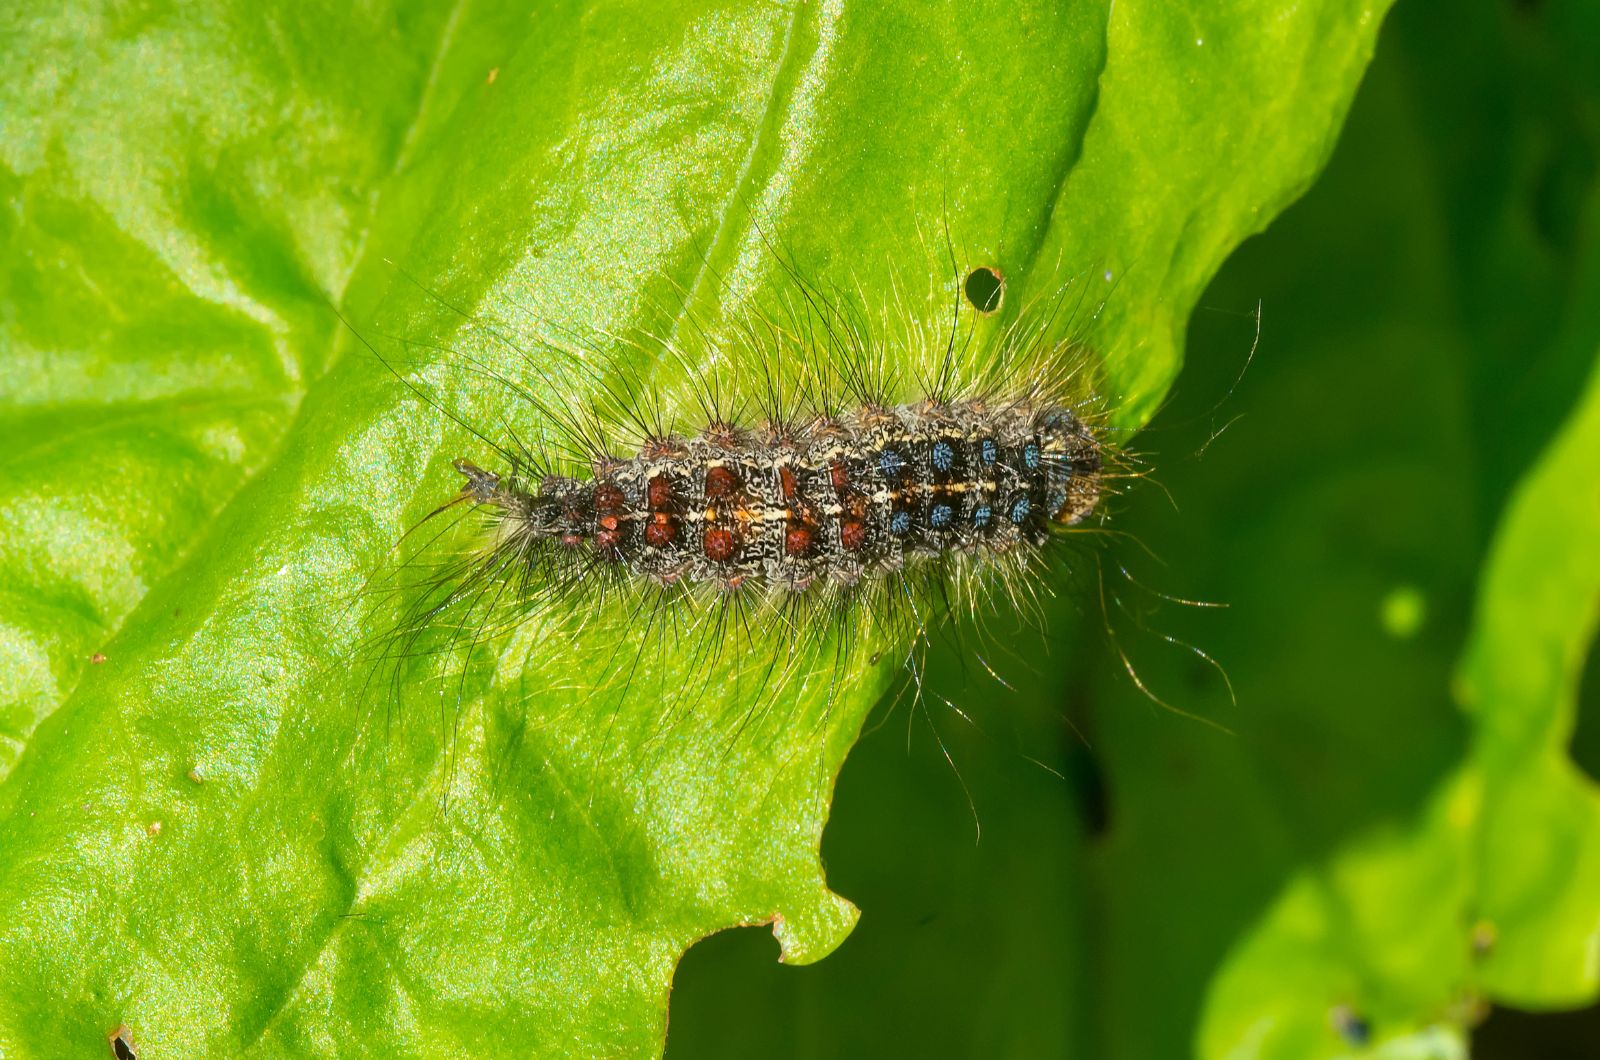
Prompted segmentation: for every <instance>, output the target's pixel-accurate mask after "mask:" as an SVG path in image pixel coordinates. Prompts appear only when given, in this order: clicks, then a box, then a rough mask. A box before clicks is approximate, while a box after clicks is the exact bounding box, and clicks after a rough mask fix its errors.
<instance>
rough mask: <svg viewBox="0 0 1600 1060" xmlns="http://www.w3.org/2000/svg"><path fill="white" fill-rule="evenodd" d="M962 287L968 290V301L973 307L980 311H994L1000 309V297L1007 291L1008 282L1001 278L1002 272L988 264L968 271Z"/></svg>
mask: <svg viewBox="0 0 1600 1060" xmlns="http://www.w3.org/2000/svg"><path fill="white" fill-rule="evenodd" d="M962 288H963V289H964V290H965V291H966V292H967V301H969V302H971V303H972V308H974V309H976V310H977V311H978V312H980V313H993V312H994V311H995V310H996V309H999V308H1000V299H1001V297H1002V296H1003V295H1004V294H1005V293H1006V284H1005V281H1004V280H1002V279H1001V278H1000V273H999V272H997V271H995V270H994V269H991V268H990V267H989V266H987V265H984V266H982V267H980V268H976V269H973V270H972V271H971V272H969V273H967V279H966V282H965V283H964V284H962Z"/></svg>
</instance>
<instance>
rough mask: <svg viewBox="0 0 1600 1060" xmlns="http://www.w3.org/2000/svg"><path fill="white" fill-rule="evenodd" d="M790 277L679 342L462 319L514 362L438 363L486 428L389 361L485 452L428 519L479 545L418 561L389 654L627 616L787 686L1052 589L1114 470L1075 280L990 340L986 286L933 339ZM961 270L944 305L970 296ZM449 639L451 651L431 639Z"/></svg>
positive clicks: (910, 324) (887, 313)
mask: <svg viewBox="0 0 1600 1060" xmlns="http://www.w3.org/2000/svg"><path fill="white" fill-rule="evenodd" d="M787 275H788V276H789V278H790V279H791V280H792V281H793V287H792V290H791V291H790V292H789V294H788V296H787V297H785V298H783V299H782V300H780V301H779V302H778V303H777V305H776V307H775V308H774V307H768V308H767V309H765V310H760V311H758V310H744V311H740V312H738V313H734V314H730V319H732V320H733V321H734V324H733V326H731V327H727V328H724V329H722V331H721V333H720V336H719V337H718V338H716V339H712V338H711V337H710V335H711V333H712V332H711V329H709V328H705V327H699V326H696V327H694V328H692V329H691V330H692V332H693V335H692V338H691V339H689V340H686V341H685V340H672V339H667V338H662V337H658V336H654V335H648V334H637V335H632V336H628V337H626V338H624V339H620V340H619V339H615V338H613V337H611V336H592V335H591V336H585V335H579V336H577V337H576V338H574V337H573V335H572V334H570V333H557V334H556V335H555V336H553V337H552V336H550V335H546V336H542V337H539V338H537V339H529V338H525V337H512V336H510V335H508V334H507V331H506V329H504V328H502V327H499V326H497V325H496V324H494V323H493V322H486V321H484V320H482V319H481V318H478V317H476V316H473V315H470V314H466V313H461V314H460V317H461V319H462V320H463V321H464V322H465V324H466V326H469V327H473V328H477V329H481V330H482V331H483V332H484V333H486V334H487V335H488V336H489V340H488V341H490V342H491V343H494V344H498V345H500V346H503V347H505V348H509V349H510V350H511V351H513V354H514V355H513V356H512V357H510V358H509V360H510V366H511V367H510V369H508V368H507V367H506V366H505V365H503V364H491V363H489V361H488V360H487V359H486V358H483V357H479V356H473V355H470V354H466V353H464V352H456V353H454V354H450V355H448V356H447V359H450V357H453V358H454V359H455V360H456V362H457V364H456V368H457V369H458V370H459V371H460V372H462V373H464V375H466V376H468V377H477V378H479V379H484V378H486V379H488V380H490V381H491V383H492V384H493V385H494V386H496V387H498V388H500V390H501V393H502V395H503V401H504V403H505V404H506V406H507V411H506V412H504V413H503V414H502V415H501V417H500V419H501V421H502V422H501V423H500V425H499V426H497V427H494V428H489V427H484V426H480V425H479V424H477V423H470V422H467V421H466V419H465V418H464V417H462V416H460V415H459V414H458V413H457V412H455V411H454V410H453V409H452V407H451V401H450V399H449V397H448V396H447V395H445V394H441V393H440V391H439V388H438V386H437V384H436V383H435V384H432V385H430V384H427V383H424V382H423V381H421V380H420V379H419V378H414V377H413V376H412V375H411V374H408V373H407V372H406V371H405V370H404V358H403V357H400V358H396V357H386V358H385V362H386V363H389V364H390V365H391V367H392V368H394V369H395V370H396V372H397V374H399V375H400V377H401V379H402V380H403V381H404V382H405V383H406V385H407V386H410V387H411V388H412V389H413V390H415V391H416V392H417V393H418V394H419V395H421V396H422V397H423V398H424V399H425V400H426V401H427V402H428V403H430V404H432V405H435V406H436V407H438V408H439V409H441V410H442V411H444V412H445V413H446V414H447V415H449V416H451V417H452V418H454V419H456V420H457V422H458V423H461V425H462V426H463V427H465V428H466V429H467V430H468V431H470V433H471V434H472V435H473V436H474V437H475V439H476V441H475V443H472V448H471V449H470V450H469V451H467V452H459V451H458V452H457V453H456V454H455V459H454V467H455V469H456V470H457V471H458V472H459V473H460V475H461V476H462V477H463V480H464V481H463V484H462V485H461V488H460V490H459V492H457V493H456V494H455V496H454V497H451V498H449V499H447V500H445V501H444V502H443V503H442V504H441V505H440V506H439V507H438V508H437V509H436V510H435V511H434V512H433V513H432V514H431V515H430V517H429V519H430V520H431V519H434V518H437V517H439V516H441V515H443V514H445V513H447V512H458V513H468V514H469V515H470V522H471V523H472V524H473V525H474V526H475V528H476V529H475V531H474V532H473V533H472V534H470V535H469V538H468V540H467V541H466V542H465V544H464V545H462V543H461V542H460V541H456V544H457V546H458V547H459V548H460V551H458V552H455V553H450V552H447V551H445V550H444V548H443V546H438V545H435V544H429V545H427V546H426V547H424V548H422V549H419V550H417V551H416V552H414V553H413V554H412V555H410V556H408V557H407V558H406V561H405V566H406V567H407V568H408V569H409V568H411V567H419V568H420V569H422V570H423V571H424V572H425V573H424V574H423V576H422V577H420V578H417V579H414V580H412V581H410V582H407V583H404V584H402V585H401V586H400V591H402V592H404V593H406V594H408V598H407V599H405V601H404V603H403V613H402V615H401V616H400V618H399V619H398V621H397V622H396V624H395V628H394V630H393V632H392V633H391V634H390V635H389V636H388V638H387V639H386V644H385V652H386V654H388V655H390V656H405V657H409V656H412V655H417V654H431V653H434V652H437V651H440V650H444V651H449V650H450V649H451V648H453V647H455V646H457V645H459V644H461V643H466V644H468V645H477V644H480V643H482V642H484V641H485V640H487V639H490V638H492V637H495V636H498V635H500V634H502V633H505V632H508V631H510V630H512V629H514V628H516V627H517V626H519V625H520V624H522V623H523V622H524V621H526V620H528V619H530V618H533V617H536V616H539V617H543V618H546V619H554V620H555V621H557V622H561V621H570V622H571V623H574V624H585V623H588V622H590V621H591V620H592V618H593V616H595V615H596V614H600V613H604V612H607V611H615V610H619V609H620V610H621V611H622V612H623V613H625V614H626V615H628V616H629V618H630V620H631V621H632V624H633V625H634V626H638V627H643V628H644V629H646V630H649V631H651V635H652V636H655V637H662V638H666V637H670V638H672V639H674V640H682V639H685V638H688V639H691V640H693V641H695V646H694V647H693V648H692V649H691V651H692V652H694V653H698V654H700V655H705V656H718V657H723V656H728V655H730V654H738V652H740V651H741V650H742V649H743V647H744V646H745V645H747V644H752V643H755V642H757V641H761V642H762V643H763V645H765V646H768V647H769V648H771V645H773V643H774V642H776V644H777V647H775V648H771V650H769V651H768V654H769V655H771V654H773V652H776V653H777V654H780V655H781V656H782V658H776V659H774V658H766V659H755V660H752V664H753V665H754V666H755V667H756V668H757V669H761V668H763V667H764V668H765V672H766V673H767V674H769V675H773V674H776V675H778V676H779V678H780V679H781V678H783V677H785V676H787V675H789V674H792V673H793V672H796V670H797V668H803V665H804V662H805V660H807V659H809V658H811V657H813V655H812V653H811V651H810V649H812V648H815V647H816V646H818V645H823V644H830V643H831V645H832V648H831V650H830V652H829V653H828V654H827V655H826V656H825V657H826V658H827V659H828V660H829V661H828V663H827V665H831V666H835V667H837V666H839V665H841V663H842V660H844V659H845V658H846V657H847V656H848V654H849V652H850V650H851V648H852V647H853V646H854V644H855V643H857V642H858V641H860V640H861V639H863V638H862V634H863V632H864V631H865V630H868V629H878V630H885V629H886V630H888V632H887V634H885V635H883V636H875V637H874V647H875V649H877V650H879V651H881V650H882V649H883V648H885V647H886V646H887V647H889V648H890V649H891V650H893V651H894V652H896V653H902V652H906V653H908V652H909V651H910V649H911V647H912V645H913V644H915V643H917V642H919V641H921V642H923V643H925V642H926V638H927V636H928V634H929V631H930V629H932V628H933V627H935V626H937V625H938V624H939V622H940V620H941V618H942V617H943V616H944V615H946V614H949V613H953V612H959V611H964V610H969V609H977V608H980V607H983V606H987V605H988V604H989V603H990V602H991V601H992V600H994V599H995V598H1006V599H1010V600H1016V601H1019V602H1027V601H1029V600H1031V599H1033V598H1035V597H1037V596H1039V595H1041V592H1042V591H1047V590H1041V584H1042V583H1047V582H1048V581H1049V579H1050V578H1051V576H1052V575H1051V569H1052V567H1054V566H1055V565H1056V564H1057V561H1058V560H1059V559H1060V558H1061V556H1062V555H1063V552H1062V550H1061V542H1062V540H1063V538H1065V537H1066V536H1067V535H1068V534H1070V533H1071V532H1073V530H1074V528H1081V527H1082V526H1083V525H1084V524H1085V523H1086V522H1089V521H1091V517H1093V516H1095V515H1097V514H1098V513H1099V511H1100V502H1101V498H1102V496H1103V495H1104V494H1105V493H1106V492H1107V491H1108V490H1109V489H1110V488H1111V486H1112V483H1113V481H1114V479H1115V478H1116V477H1117V474H1118V470H1119V463H1118V461H1119V456H1120V453H1119V449H1118V448H1117V447H1115V446H1112V445H1109V444H1108V441H1107V439H1108V434H1109V428H1108V427H1107V426H1106V422H1105V421H1106V417H1105V416H1104V411H1103V409H1104V406H1103V403H1102V401H1101V399H1100V398H1099V396H1098V395H1097V394H1096V392H1095V388H1094V387H1093V385H1092V375H1093V368H1094V360H1093V354H1092V352H1091V351H1090V349H1089V347H1088V346H1087V345H1086V344H1085V343H1083V342H1082V341H1080V339H1081V335H1082V332H1083V329H1084V326H1085V324H1086V321H1092V318H1093V314H1094V310H1095V308H1096V307H1095V306H1094V305H1093V304H1091V303H1090V302H1089V300H1088V299H1087V297H1086V294H1085V283H1086V281H1083V280H1082V279H1081V278H1080V279H1079V280H1078V281H1077V282H1076V283H1075V284H1069V285H1063V286H1062V287H1061V288H1060V289H1058V290H1057V291H1056V292H1054V294H1053V296H1052V297H1051V298H1050V299H1049V301H1048V302H1047V303H1044V304H1041V305H1038V306H1035V307H1032V309H1031V310H1030V311H1024V312H1023V313H1020V314H1018V315H1017V317H1016V320H1015V321H1014V322H1013V323H1012V324H1010V325H1009V326H1001V327H996V328H992V329H984V328H983V327H982V325H983V324H984V321H983V315H984V314H987V313H988V312H990V311H992V310H993V309H994V308H995V306H996V304H997V301H998V295H997V294H992V295H990V296H987V297H986V299H985V304H984V305H982V306H965V305H964V304H963V303H961V302H959V301H958V302H957V307H958V308H957V311H956V312H953V313H944V312H941V314H940V316H941V317H942V319H941V320H940V321H939V322H938V323H937V324H936V325H923V324H919V323H917V317H916V315H914V314H909V313H907V312H905V307H904V306H903V305H899V304H897V305H894V306H890V307H888V308H886V309H885V310H884V311H883V312H882V313H881V314H879V317H878V318H877V319H876V320H874V321H872V322H871V323H870V324H869V320H868V317H867V316H866V314H865V313H864V312H862V311H861V310H860V309H859V307H858V306H856V305H854V304H853V303H852V302H850V301H849V300H847V299H843V298H841V297H839V296H837V295H833V294H828V295H825V294H824V293H823V292H822V291H820V290H818V289H817V288H815V287H814V286H812V285H810V284H808V283H807V282H806V281H804V280H803V279H800V278H799V277H798V275H797V274H795V273H794V272H793V271H792V270H790V271H789V272H788V273H787ZM949 279H950V280H951V281H952V282H949V283H931V284H930V286H931V287H932V288H934V289H935V290H936V291H937V292H938V293H937V294H935V295H932V296H931V297H932V298H937V297H944V298H950V297H952V296H953V297H955V298H957V299H960V297H961V291H962V290H963V288H964V287H967V286H970V284H963V283H962V281H961V278H960V276H959V275H956V276H954V277H951V278H949ZM1086 305H1087V306H1089V311H1088V314H1087V316H1086V315H1085V306H1086ZM873 325H877V326H873ZM980 332H981V333H980ZM394 339H395V341H396V342H398V343H399V344H400V345H401V347H402V348H405V347H408V346H411V345H413V344H423V345H426V344H425V343H420V342H419V340H416V339H414V338H411V337H407V336H394ZM608 343H609V344H611V345H612V346H613V352H610V353H608V352H607V346H608ZM616 346H620V347H622V348H624V349H626V350H627V351H628V352H629V353H631V354H634V355H636V356H635V357H634V360H635V361H639V360H642V361H643V363H644V364H645V365H647V366H648V369H647V370H645V371H639V370H637V369H636V368H635V369H629V368H627V367H626V366H625V365H624V364H623V359H622V358H620V357H618V356H616V355H615V353H614V347H616ZM374 352H377V351H376V348H375V350H374ZM379 356H380V357H381V356H383V355H382V354H381V353H380V354H379ZM663 366H665V368H666V369H668V370H666V371H661V369H662V368H663ZM513 370H514V371H515V372H517V373H519V374H517V375H513V374H512V373H513ZM661 376H667V377H669V378H676V379H678V380H679V381H680V388H679V389H678V390H676V391H674V390H672V389H671V388H670V387H668V386H663V385H661V383H660V381H659V380H660V377H661ZM452 385H454V384H452ZM576 395H590V396H589V397H586V398H584V397H577V396H576ZM425 522H427V520H425ZM446 536H447V537H448V536H449V535H448V534H447V535H446ZM433 540H435V539H433V538H430V539H429V541H430V542H431V541H433ZM441 631H442V632H443V635H444V638H445V642H446V643H445V645H444V647H443V648H442V649H441V648H438V647H431V646H425V645H424V644H423V642H424V640H425V639H426V638H427V637H428V636H429V635H430V634H434V633H438V632H441ZM752 631H756V632H754V633H753V632H752ZM760 632H766V633H771V634H773V636H772V637H762V636H759V635H756V634H757V633H760ZM884 640H887V641H888V644H887V645H886V644H884V643H882V641H884ZM730 641H732V642H733V643H732V644H730ZM470 650H471V649H470V648H469V651H470ZM902 657H908V656H902Z"/></svg>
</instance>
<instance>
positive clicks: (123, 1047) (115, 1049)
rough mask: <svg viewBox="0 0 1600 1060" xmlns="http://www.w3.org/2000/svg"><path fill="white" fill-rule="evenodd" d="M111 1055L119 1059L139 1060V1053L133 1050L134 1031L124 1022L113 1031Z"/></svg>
mask: <svg viewBox="0 0 1600 1060" xmlns="http://www.w3.org/2000/svg"><path fill="white" fill-rule="evenodd" d="M109 1041H110V1043H111V1055H112V1056H114V1057H116V1058H117V1060H139V1054H138V1053H136V1052H134V1051H133V1032H132V1031H131V1030H129V1029H128V1025H127V1024H126V1023H124V1024H123V1025H122V1026H120V1027H118V1028H117V1029H116V1030H114V1031H112V1032H111V1036H110V1039H109Z"/></svg>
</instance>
